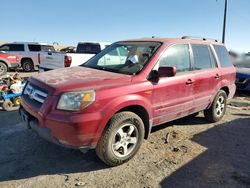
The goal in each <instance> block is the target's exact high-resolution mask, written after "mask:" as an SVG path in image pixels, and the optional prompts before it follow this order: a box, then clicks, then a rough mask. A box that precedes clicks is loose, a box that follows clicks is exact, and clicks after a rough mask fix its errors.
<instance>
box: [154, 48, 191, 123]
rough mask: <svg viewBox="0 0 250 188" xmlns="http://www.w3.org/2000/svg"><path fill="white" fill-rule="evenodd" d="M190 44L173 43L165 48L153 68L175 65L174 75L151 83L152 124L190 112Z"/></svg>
mask: <svg viewBox="0 0 250 188" xmlns="http://www.w3.org/2000/svg"><path fill="white" fill-rule="evenodd" d="M189 51H190V46H189V45H188V44H175V45H172V46H170V47H168V48H167V49H166V51H165V52H164V53H163V55H162V56H161V57H160V59H159V61H158V62H157V64H156V66H155V67H154V70H158V68H159V67H161V66H170V67H176V70H177V74H176V76H174V77H161V78H159V81H158V82H157V83H155V84H154V85H153V87H154V89H153V100H152V105H153V110H154V120H153V124H154V125H157V124H161V123H164V122H167V121H171V120H174V119H178V118H180V117H183V116H186V115H187V114H189V113H190V109H192V106H193V84H192V82H193V80H194V75H193V73H192V71H191V60H190V52H189Z"/></svg>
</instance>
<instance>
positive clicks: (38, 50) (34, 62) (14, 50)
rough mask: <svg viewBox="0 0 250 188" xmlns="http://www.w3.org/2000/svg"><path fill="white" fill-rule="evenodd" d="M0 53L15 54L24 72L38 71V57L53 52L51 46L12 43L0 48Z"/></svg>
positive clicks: (34, 43) (32, 43)
mask: <svg viewBox="0 0 250 188" xmlns="http://www.w3.org/2000/svg"><path fill="white" fill-rule="evenodd" d="M0 52H2V53H6V54H16V55H18V56H19V58H20V64H19V66H20V67H22V69H23V70H24V71H26V72H31V71H33V70H38V65H39V55H38V54H42V53H44V52H55V49H54V47H53V46H51V45H47V44H40V43H36V42H13V43H6V44H3V45H2V46H0Z"/></svg>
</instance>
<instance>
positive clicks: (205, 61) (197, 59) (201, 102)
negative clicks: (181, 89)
mask: <svg viewBox="0 0 250 188" xmlns="http://www.w3.org/2000/svg"><path fill="white" fill-rule="evenodd" d="M191 46H192V56H193V70H194V74H195V79H194V80H195V82H194V83H193V89H194V99H195V100H194V109H193V110H194V111H201V110H204V109H205V108H207V107H208V105H209V104H210V103H211V102H212V101H213V99H214V96H215V94H216V92H217V91H218V88H219V87H220V86H219V84H220V72H219V69H218V66H217V64H216V61H215V57H214V55H213V53H212V50H211V48H210V46H209V45H196V44H192V45H191Z"/></svg>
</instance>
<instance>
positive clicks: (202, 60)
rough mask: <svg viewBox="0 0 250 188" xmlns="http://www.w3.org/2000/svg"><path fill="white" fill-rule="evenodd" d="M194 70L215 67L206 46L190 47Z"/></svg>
mask: <svg viewBox="0 0 250 188" xmlns="http://www.w3.org/2000/svg"><path fill="white" fill-rule="evenodd" d="M192 50H193V58H194V69H195V70H203V69H210V68H213V67H215V62H214V59H213V57H212V54H211V52H210V49H209V47H208V46H207V45H192Z"/></svg>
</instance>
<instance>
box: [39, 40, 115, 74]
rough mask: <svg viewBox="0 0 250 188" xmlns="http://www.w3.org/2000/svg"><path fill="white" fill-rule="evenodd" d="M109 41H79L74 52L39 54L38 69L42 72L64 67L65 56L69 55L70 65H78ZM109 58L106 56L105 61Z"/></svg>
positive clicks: (104, 46)
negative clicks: (39, 62)
mask: <svg viewBox="0 0 250 188" xmlns="http://www.w3.org/2000/svg"><path fill="white" fill-rule="evenodd" d="M108 45H109V43H103V42H79V43H78V45H77V48H76V52H75V53H61V54H59V53H45V54H41V56H40V61H41V64H40V66H39V71H40V72H44V71H48V70H53V69H58V68H64V67H66V66H65V61H64V60H65V57H66V56H70V57H71V64H70V66H71V67H74V66H79V65H81V64H83V63H85V62H86V61H88V60H89V59H90V58H91V57H93V56H95V55H96V54H98V53H99V52H101V51H102V50H103V49H104V48H106V47H107V46H108ZM109 59H110V58H107V59H106V61H109Z"/></svg>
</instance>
